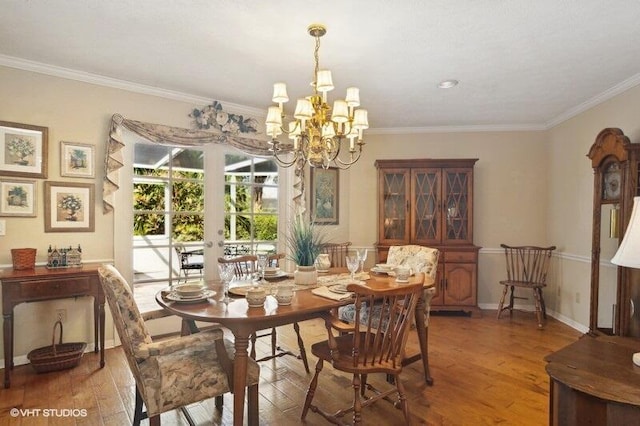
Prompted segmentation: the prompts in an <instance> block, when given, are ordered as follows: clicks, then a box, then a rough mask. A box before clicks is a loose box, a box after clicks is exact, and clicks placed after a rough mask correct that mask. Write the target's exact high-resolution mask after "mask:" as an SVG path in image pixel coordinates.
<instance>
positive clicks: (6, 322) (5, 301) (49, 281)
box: [0, 264, 105, 389]
mask: <svg viewBox="0 0 640 426" xmlns="http://www.w3.org/2000/svg"><path fill="white" fill-rule="evenodd" d="M98 266H100V265H98V264H88V265H82V266H81V267H75V268H60V269H48V268H46V267H36V268H34V269H26V270H20V271H15V270H12V269H5V270H0V283H1V284H2V319H3V332H4V335H3V345H4V360H5V368H4V387H5V389H8V388H9V386H10V384H11V377H10V374H11V370H12V369H13V328H14V326H13V323H14V321H13V308H14V306H16V305H18V304H20V303H23V302H39V301H42V300H53V299H65V298H69V297H80V296H93V322H94V337H95V342H96V344H95V352H98V349H100V367H101V368H102V367H104V315H105V314H104V293H103V292H102V285H101V284H100V278H99V276H98ZM98 335H99V338H98Z"/></svg>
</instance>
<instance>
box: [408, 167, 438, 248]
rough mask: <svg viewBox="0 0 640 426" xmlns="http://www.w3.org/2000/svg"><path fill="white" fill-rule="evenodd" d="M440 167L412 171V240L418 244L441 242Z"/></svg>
mask: <svg viewBox="0 0 640 426" xmlns="http://www.w3.org/2000/svg"><path fill="white" fill-rule="evenodd" d="M441 180H442V179H441V170H440V169H414V170H412V172H411V181H412V183H413V185H412V187H411V199H412V200H413V220H412V224H411V237H412V240H413V241H415V242H416V243H418V244H432V243H439V242H440V240H441V238H442V235H441V234H442V225H441V217H440V216H441V215H440V199H441V195H440V188H441V186H442V184H441Z"/></svg>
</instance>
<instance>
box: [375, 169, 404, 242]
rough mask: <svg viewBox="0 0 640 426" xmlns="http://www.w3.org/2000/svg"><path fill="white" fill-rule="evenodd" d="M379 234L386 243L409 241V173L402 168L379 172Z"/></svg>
mask: <svg viewBox="0 0 640 426" xmlns="http://www.w3.org/2000/svg"><path fill="white" fill-rule="evenodd" d="M380 178H381V182H380V183H381V187H382V200H383V202H382V203H381V205H380V210H381V211H380V218H381V220H380V226H381V229H380V235H381V236H382V238H381V239H382V240H383V241H385V242H386V243H392V244H393V243H407V242H408V241H409V220H408V210H407V206H408V202H409V175H408V171H407V170H406V169H404V170H393V169H389V170H385V171H384V173H382V174H381V177H380Z"/></svg>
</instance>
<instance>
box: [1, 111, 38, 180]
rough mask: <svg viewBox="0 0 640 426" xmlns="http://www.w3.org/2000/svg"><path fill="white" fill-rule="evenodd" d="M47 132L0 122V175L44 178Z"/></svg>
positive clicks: (36, 127)
mask: <svg viewBox="0 0 640 426" xmlns="http://www.w3.org/2000/svg"><path fill="white" fill-rule="evenodd" d="M48 138H49V129H48V128H46V127H40V126H32V125H30V124H20V123H11V122H9V121H0V175H4V176H15V177H28V178H41V179H46V178H47V146H48Z"/></svg>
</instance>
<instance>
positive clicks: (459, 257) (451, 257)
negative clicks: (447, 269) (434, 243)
mask: <svg viewBox="0 0 640 426" xmlns="http://www.w3.org/2000/svg"><path fill="white" fill-rule="evenodd" d="M477 259H478V254H477V253H476V252H475V251H445V252H444V261H445V262H471V263H474V262H476V261H477Z"/></svg>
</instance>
